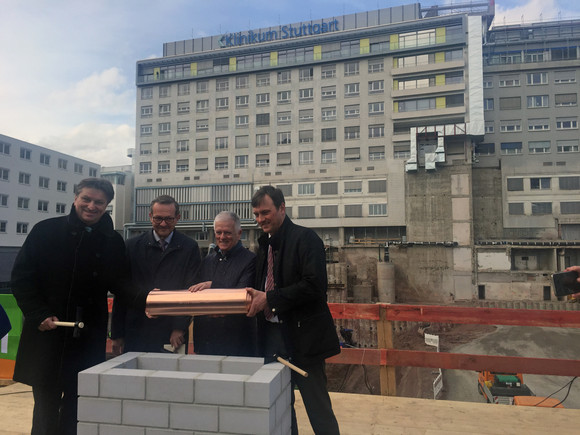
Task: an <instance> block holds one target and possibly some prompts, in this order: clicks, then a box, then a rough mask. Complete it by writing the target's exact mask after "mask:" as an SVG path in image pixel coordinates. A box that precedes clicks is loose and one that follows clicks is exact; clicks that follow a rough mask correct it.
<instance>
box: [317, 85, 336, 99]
mask: <svg viewBox="0 0 580 435" xmlns="http://www.w3.org/2000/svg"><path fill="white" fill-rule="evenodd" d="M320 95H321V97H322V99H323V100H329V99H332V98H336V86H323V87H322V88H321V89H320Z"/></svg>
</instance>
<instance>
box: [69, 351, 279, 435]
mask: <svg viewBox="0 0 580 435" xmlns="http://www.w3.org/2000/svg"><path fill="white" fill-rule="evenodd" d="M78 391H79V403H78V405H79V408H78V419H79V423H78V429H77V430H78V435H108V434H115V435H185V434H190V435H194V434H195V435H201V434H255V435H258V434H279V435H287V434H289V433H290V420H291V414H290V412H291V408H290V395H291V386H290V370H289V369H288V368H287V367H285V366H283V365H282V364H279V363H272V364H267V365H264V364H263V359H261V358H246V357H227V356H210V355H178V354H160V353H139V352H133V353H127V354H124V355H121V356H119V357H117V358H114V359H111V360H109V361H106V362H104V363H102V364H99V365H97V366H94V367H91V368H89V369H87V370H84V371H82V372H80V373H79V389H78Z"/></svg>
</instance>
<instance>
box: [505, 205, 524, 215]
mask: <svg viewBox="0 0 580 435" xmlns="http://www.w3.org/2000/svg"><path fill="white" fill-rule="evenodd" d="M508 213H509V214H510V215H515V216H518V215H523V214H524V203H523V202H510V203H509V204H508Z"/></svg>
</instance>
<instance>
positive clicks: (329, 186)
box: [276, 179, 387, 198]
mask: <svg viewBox="0 0 580 435" xmlns="http://www.w3.org/2000/svg"><path fill="white" fill-rule="evenodd" d="M341 184H342V188H343V190H342V193H386V192H387V180H386V179H380V180H367V183H366V187H367V188H366V189H365V191H364V192H363V187H364V186H363V184H364V183H363V181H362V180H352V181H342V182H341ZM296 186H297V190H296V192H295V191H294V185H293V184H278V185H277V186H276V187H277V188H279V189H280V190H281V191H282V193H283V194H284V197H285V198H291V197H293V196H296V195H297V196H304V195H321V196H325V195H338V191H339V182H338V181H328V182H321V183H320V184H319V185H318V189H317V183H298V184H297V185H296Z"/></svg>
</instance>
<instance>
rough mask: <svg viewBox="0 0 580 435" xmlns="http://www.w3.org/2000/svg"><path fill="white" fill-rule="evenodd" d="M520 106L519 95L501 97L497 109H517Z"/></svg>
mask: <svg viewBox="0 0 580 435" xmlns="http://www.w3.org/2000/svg"><path fill="white" fill-rule="evenodd" d="M521 108H522V99H521V97H503V98H500V99H499V110H519V109H521Z"/></svg>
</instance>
